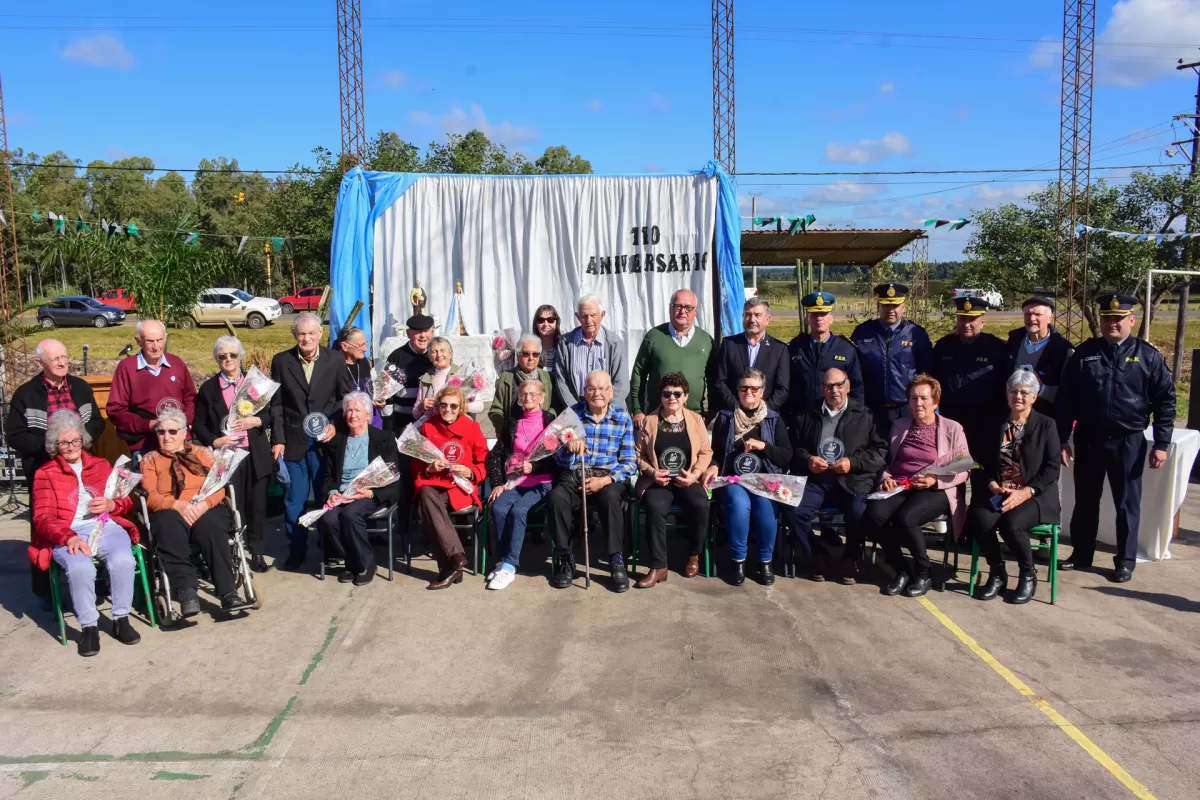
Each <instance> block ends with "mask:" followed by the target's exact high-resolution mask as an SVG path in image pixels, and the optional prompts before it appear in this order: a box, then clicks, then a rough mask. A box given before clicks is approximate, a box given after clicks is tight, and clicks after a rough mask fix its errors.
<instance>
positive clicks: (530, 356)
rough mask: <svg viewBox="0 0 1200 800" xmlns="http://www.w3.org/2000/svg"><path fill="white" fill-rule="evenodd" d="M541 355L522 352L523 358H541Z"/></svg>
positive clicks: (526, 351)
mask: <svg viewBox="0 0 1200 800" xmlns="http://www.w3.org/2000/svg"><path fill="white" fill-rule="evenodd" d="M541 357H542V354H541V353H531V352H529V351H528V350H522V351H521V358H541Z"/></svg>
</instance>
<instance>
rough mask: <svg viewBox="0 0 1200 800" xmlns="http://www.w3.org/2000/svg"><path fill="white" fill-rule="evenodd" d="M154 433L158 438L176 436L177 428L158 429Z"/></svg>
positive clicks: (177, 433)
mask: <svg viewBox="0 0 1200 800" xmlns="http://www.w3.org/2000/svg"><path fill="white" fill-rule="evenodd" d="M155 433H156V434H158V435H159V436H178V435H179V428H159V429H158V430H156V431H155Z"/></svg>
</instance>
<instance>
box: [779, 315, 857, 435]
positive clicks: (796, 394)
mask: <svg viewBox="0 0 1200 800" xmlns="http://www.w3.org/2000/svg"><path fill="white" fill-rule="evenodd" d="M836 303H837V298H836V297H834V296H833V295H832V294H830V293H829V292H813V293H812V294H809V295H805V296H804V299H803V300H801V301H800V306H801V307H802V308H803V309H804V312H805V314H806V315H807V316H808V330H809V332H808V333H804V332H803V331H801V332H800V333H799V334H798V335H797V336H796V338H795V339H792V341H791V342H789V343H788V353H789V354H790V355H791V366H790V370H791V373H792V385H791V389H790V391H789V392H788V405H789V406H790V407H791V413H792V415H793V416H800V415H803V414H804V412H805V411H808V410H809V409H810V408H814V407H816V406H818V405H820V403H821V400H822V398H823V397H824V394H823V392H822V391H821V383H822V376H823V375H824V374H825V373H826V372H827V371H828V370H831V369H838V370H841V371H842V372H844V373H845V374H846V377H847V378H849V380H850V399H852V400H854V401H856V402H858V403H861V402H862V401H863V387H862V370H861V369H859V366H858V351H857V350H855V349H854V345H853V344H852V343H851V342H850V340H849V339H847V338H846V337H845V336H839V335H837V334H834V333H832V332H831V330H830V329H831V328H832V327H833V307H834V305H835V304H836Z"/></svg>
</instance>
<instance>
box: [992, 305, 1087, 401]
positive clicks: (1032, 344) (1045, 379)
mask: <svg viewBox="0 0 1200 800" xmlns="http://www.w3.org/2000/svg"><path fill="white" fill-rule="evenodd" d="M1021 313H1022V315H1023V316H1024V317H1025V326H1024V327H1022V328H1016V329H1014V330H1011V331H1009V332H1008V360H1009V366H1010V367H1012V368H1013V369H1027V370H1030V371H1031V372H1033V373H1034V374H1035V375H1037V376H1038V380H1039V381H1041V384H1042V391H1041V392H1040V393H1039V394H1038V399H1037V402H1036V403H1034V405H1033V410H1034V411H1037V412H1038V413H1039V414H1045V415H1046V416H1048V417H1050V418H1051V419H1054V418H1055V416H1056V414H1055V410H1054V403H1055V401H1056V400H1057V399H1058V386H1059V384H1060V383H1061V382H1062V374H1063V370H1064V369H1066V366H1067V360H1068V359H1070V358H1071V353H1074V352H1075V345H1073V344H1071V342H1070V340H1069V339H1067V337H1065V336H1063V335H1062V334H1061V333H1059V332H1058V331H1056V330H1054V301H1053V300H1050V299H1048V298H1045V297H1030V298H1029V299H1028V300H1026V301H1025V302H1024V303H1022V304H1021Z"/></svg>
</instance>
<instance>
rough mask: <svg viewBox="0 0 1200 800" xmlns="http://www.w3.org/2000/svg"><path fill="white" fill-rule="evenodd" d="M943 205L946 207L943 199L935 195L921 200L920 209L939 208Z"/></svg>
mask: <svg viewBox="0 0 1200 800" xmlns="http://www.w3.org/2000/svg"><path fill="white" fill-rule="evenodd" d="M944 205H946V200H945V198H942V197H938V196H937V195H934V196H932V197H924V198H921V208H941V207H942V206H944Z"/></svg>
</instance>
